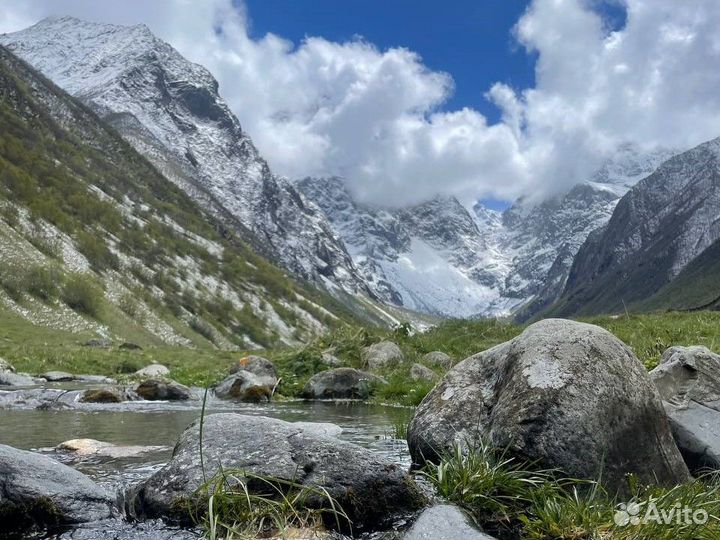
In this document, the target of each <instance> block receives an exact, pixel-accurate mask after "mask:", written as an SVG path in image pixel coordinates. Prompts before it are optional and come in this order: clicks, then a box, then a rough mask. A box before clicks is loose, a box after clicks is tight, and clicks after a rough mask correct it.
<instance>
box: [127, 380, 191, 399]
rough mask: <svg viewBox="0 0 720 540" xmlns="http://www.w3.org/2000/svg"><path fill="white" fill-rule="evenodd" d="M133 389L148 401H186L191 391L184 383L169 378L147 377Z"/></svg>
mask: <svg viewBox="0 0 720 540" xmlns="http://www.w3.org/2000/svg"><path fill="white" fill-rule="evenodd" d="M133 391H134V392H135V393H136V394H137V395H138V396H140V397H141V398H142V399H146V400H148V401H186V400H188V399H191V398H192V391H191V390H190V389H189V388H188V387H187V386H185V385H182V384H180V383H178V382H175V381H171V380H170V379H147V380H145V381H142V382H141V383H139V384H137V385H135V388H134V389H133Z"/></svg>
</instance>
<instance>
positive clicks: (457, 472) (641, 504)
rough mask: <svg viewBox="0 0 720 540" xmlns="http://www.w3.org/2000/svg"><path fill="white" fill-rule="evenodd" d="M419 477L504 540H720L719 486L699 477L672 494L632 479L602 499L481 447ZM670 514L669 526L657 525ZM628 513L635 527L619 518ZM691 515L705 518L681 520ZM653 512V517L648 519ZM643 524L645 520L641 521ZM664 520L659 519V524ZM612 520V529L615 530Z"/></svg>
mask: <svg viewBox="0 0 720 540" xmlns="http://www.w3.org/2000/svg"><path fill="white" fill-rule="evenodd" d="M422 474H423V475H424V476H425V477H426V478H428V479H429V481H430V482H431V483H432V484H433V485H434V486H435V488H436V489H437V491H438V494H439V495H441V496H442V497H444V498H445V499H447V500H449V501H452V502H454V503H456V504H458V505H460V506H462V507H464V508H465V509H466V510H467V511H468V512H469V514H470V515H471V516H472V517H473V519H474V520H475V521H476V522H477V523H478V524H480V525H481V526H482V527H483V529H485V530H486V531H489V532H491V533H492V534H494V535H495V536H497V537H498V538H500V539H501V540H504V539H515V538H526V539H535V540H686V539H687V540H705V539H707V540H711V539H716V538H720V478H719V477H718V476H717V474H712V475H706V476H701V477H699V478H697V479H694V480H692V481H690V482H687V483H685V484H681V485H678V486H674V487H667V488H666V487H659V486H642V485H639V483H638V482H637V480H636V479H634V478H632V477H629V478H628V485H627V494H625V495H623V496H615V495H611V494H609V493H607V492H606V491H605V490H604V489H603V488H602V486H601V485H600V483H599V482H593V481H587V480H576V479H571V478H563V477H562V476H559V475H558V474H557V472H556V471H543V470H537V467H533V464H531V463H523V462H520V461H517V460H515V459H513V458H508V457H506V456H505V454H504V453H503V452H502V451H498V450H497V449H493V448H491V447H490V446H488V445H485V444H483V443H482V442H481V443H479V444H477V445H474V446H472V447H470V448H469V449H467V448H466V449H462V450H461V449H460V448H459V447H457V448H455V450H454V451H453V452H451V453H450V454H449V455H447V456H445V457H444V459H442V460H441V462H440V463H439V464H428V465H427V466H426V468H425V469H424V470H423V472H422ZM621 504H622V505H624V506H620V505H621ZM651 504H652V505H654V508H656V509H657V513H658V514H660V513H661V512H665V515H670V514H669V512H671V511H674V512H675V513H674V514H672V517H671V518H670V520H669V522H668V523H666V522H664V521H657V520H655V519H654V516H655V514H654V513H653V512H654V510H652V509H651V508H650V505H651ZM628 507H629V508H631V509H632V510H633V512H632V513H633V515H636V516H639V517H640V519H638V520H636V521H637V522H632V521H629V518H630V514H628V515H627V518H628V520H627V522H626V521H624V520H623V519H622V517H623V514H622V513H620V514H616V512H618V511H620V510H623V509H626V508H628ZM685 508H688V509H692V511H704V512H706V513H707V516H706V517H707V520H706V522H705V523H701V521H704V519H703V517H704V515H703V516H700V517H701V519H699V520H698V521H697V522H695V521H693V520H692V519H687V520H686V519H683V518H682V516H680V517H679V518H678V517H677V516H678V513H679V512H681V511H682V510H683V509H685ZM648 512H650V514H648ZM646 516H648V519H645V517H646ZM660 517H661V519H662V516H660ZM616 520H617V522H616Z"/></svg>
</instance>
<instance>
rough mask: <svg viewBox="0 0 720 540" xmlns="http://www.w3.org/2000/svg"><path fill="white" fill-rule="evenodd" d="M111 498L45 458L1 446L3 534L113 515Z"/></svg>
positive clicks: (67, 468)
mask: <svg viewBox="0 0 720 540" xmlns="http://www.w3.org/2000/svg"><path fill="white" fill-rule="evenodd" d="M116 513H117V512H116V510H115V498H114V497H113V496H112V495H110V494H109V493H107V492H106V491H105V490H104V489H102V488H100V487H99V486H98V485H96V484H95V483H94V482H93V481H92V480H90V479H89V478H88V477H87V476H85V475H84V474H82V473H80V472H78V471H76V470H75V469H72V468H70V467H68V466H67V465H63V464H61V463H59V462H57V461H55V460H53V459H50V458H49V457H46V456H42V455H39V454H35V453H33V452H26V451H24V450H18V449H17V448H13V447H11V446H5V445H0V516H2V526H1V527H2V532H3V533H10V532H12V531H24V530H29V529H34V528H38V527H39V528H43V527H56V526H59V525H72V524H78V523H86V522H90V521H97V520H100V519H107V518H110V517H112V516H114V515H116Z"/></svg>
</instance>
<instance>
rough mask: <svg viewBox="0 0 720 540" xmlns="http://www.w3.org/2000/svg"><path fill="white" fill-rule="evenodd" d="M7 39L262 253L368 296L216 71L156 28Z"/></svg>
mask: <svg viewBox="0 0 720 540" xmlns="http://www.w3.org/2000/svg"><path fill="white" fill-rule="evenodd" d="M0 43H2V44H4V45H6V46H7V47H8V48H9V49H10V50H12V51H13V52H14V53H15V54H17V55H18V56H20V57H21V58H23V59H24V60H26V61H27V62H29V63H30V64H31V65H33V66H34V67H35V68H36V69H38V70H39V71H40V72H42V73H43V74H44V75H45V76H47V77H48V78H50V79H51V80H52V81H53V82H55V83H56V84H57V85H58V86H60V87H61V88H63V89H65V90H66V91H68V92H69V93H70V94H72V95H73V96H75V97H77V98H78V99H80V100H81V101H82V102H83V103H85V104H87V105H88V106H89V107H90V108H91V109H93V110H94V111H95V112H96V113H97V114H99V115H100V116H101V117H102V118H103V119H105V120H106V121H108V122H109V123H110V124H111V125H113V127H115V128H116V129H117V130H118V131H119V132H120V133H121V134H122V135H123V137H124V138H125V139H126V140H128V141H129V142H130V143H131V144H132V145H133V146H134V147H135V148H136V150H138V151H139V152H140V153H141V154H143V155H144V156H145V157H147V158H148V159H149V160H150V161H151V162H152V163H153V164H154V165H155V166H156V167H158V169H159V170H160V171H162V172H163V174H164V175H165V176H166V177H168V178H169V179H170V180H172V181H173V182H174V183H175V184H177V185H178V186H180V187H181V188H182V189H183V190H185V191H186V192H187V193H188V194H190V195H191V196H192V197H193V198H194V199H195V200H197V201H199V202H200V203H201V204H202V205H203V206H204V207H205V208H206V209H208V210H209V211H211V212H212V213H213V214H214V215H216V216H217V217H222V218H223V219H224V220H225V221H226V222H227V223H228V224H229V225H230V226H232V227H233V228H234V229H236V230H237V231H238V232H240V233H242V234H243V235H244V237H245V239H246V241H248V242H249V243H251V244H252V245H253V246H254V247H255V248H256V249H257V250H259V251H260V252H261V253H263V254H264V255H266V256H268V257H270V258H271V259H272V260H274V261H275V262H277V263H278V264H279V265H281V266H283V267H285V268H287V269H288V270H290V271H291V272H292V273H293V274H295V275H296V276H298V277H300V278H302V279H305V280H308V281H311V282H313V283H315V284H316V285H320V286H323V287H326V288H329V289H331V290H332V289H334V288H342V289H344V290H346V291H348V292H351V293H363V294H364V293H367V292H368V291H367V288H366V287H365V285H364V283H363V281H362V279H361V278H360V277H359V275H358V273H357V271H356V269H355V267H354V265H353V263H352V260H351V259H350V257H349V255H348V254H347V252H346V251H345V249H344V246H343V245H342V243H341V242H340V241H339V240H338V239H337V237H336V236H335V235H334V233H333V231H332V229H331V228H330V227H329V225H328V223H327V221H326V220H325V218H324V216H323V214H322V213H321V212H319V211H318V209H317V208H316V207H315V206H314V205H312V204H310V203H308V202H307V201H305V200H304V199H303V197H302V196H301V195H300V194H299V193H298V192H297V191H296V190H295V188H294V187H293V186H292V184H290V183H289V182H287V181H286V180H284V179H282V178H279V177H277V176H276V175H274V174H273V173H272V171H271V170H270V169H269V167H268V165H267V163H266V162H265V160H263V159H262V157H261V156H260V155H259V153H258V151H257V149H256V148H255V146H254V145H253V143H252V141H251V139H250V138H249V136H248V135H247V133H245V132H244V131H243V130H242V128H241V126H240V123H239V121H238V119H237V118H236V117H235V115H234V114H233V113H232V112H231V111H230V109H229V107H228V106H227V104H226V103H225V102H224V101H223V99H222V97H221V96H220V95H219V93H218V83H217V81H216V80H215V79H214V78H213V76H212V75H211V74H210V72H208V71H207V70H206V69H205V68H204V67H202V66H200V65H197V64H194V63H192V62H189V61H187V60H186V59H185V58H183V57H182V56H181V55H180V54H179V53H178V52H177V51H176V50H175V49H173V48H172V47H171V46H170V45H168V44H167V43H165V42H163V41H162V40H160V39H158V38H157V37H155V36H154V35H153V34H152V33H151V32H150V30H149V29H148V28H147V27H146V26H144V25H138V26H119V25H111V24H101V23H92V22H87V21H82V20H79V19H76V18H73V17H54V18H48V19H44V20H42V21H40V22H39V23H37V24H36V25H34V26H31V27H30V28H27V29H25V30H22V31H20V32H16V33H13V34H6V35H2V36H0Z"/></svg>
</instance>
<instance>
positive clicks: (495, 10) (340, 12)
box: [245, 0, 535, 123]
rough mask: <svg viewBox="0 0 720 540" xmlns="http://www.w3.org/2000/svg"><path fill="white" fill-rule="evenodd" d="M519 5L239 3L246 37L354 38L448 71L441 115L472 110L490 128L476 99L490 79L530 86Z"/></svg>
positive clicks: (492, 115)
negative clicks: (516, 31) (518, 28)
mask: <svg viewBox="0 0 720 540" xmlns="http://www.w3.org/2000/svg"><path fill="white" fill-rule="evenodd" d="M528 3H529V2H528V1H526V0H474V1H473V0H449V1H445V2H441V3H438V2H434V1H433V2H431V1H428V0H419V1H418V0H415V1H413V0H384V1H383V0H343V1H338V0H311V1H306V2H298V1H297V0H246V1H245V4H246V5H247V8H248V12H249V15H250V22H251V26H250V33H251V35H252V36H253V37H254V38H260V37H262V36H264V35H265V34H266V33H268V32H272V33H274V34H278V35H280V36H283V37H285V38H287V39H290V40H291V41H293V42H294V43H295V44H298V43H300V42H301V41H302V40H303V38H304V37H305V36H320V37H324V38H326V39H328V40H331V41H339V42H342V41H347V40H350V39H352V38H353V36H357V35H360V36H362V37H363V38H364V39H365V40H367V41H369V42H370V43H373V44H374V45H376V46H377V47H378V48H380V49H387V48H390V47H398V46H401V47H406V48H408V49H410V50H413V51H415V52H417V53H418V54H420V55H421V56H422V59H423V63H424V64H425V65H426V66H427V67H429V68H430V69H432V70H435V71H445V72H448V73H449V74H450V75H451V76H452V77H453V79H454V81H455V93H454V94H453V96H452V97H451V98H450V99H449V100H448V101H447V102H445V103H444V104H443V109H445V110H455V109H459V108H462V107H472V108H474V109H476V110H478V111H479V112H481V113H483V114H484V115H485V116H486V117H487V118H488V120H489V122H490V123H494V122H496V121H497V120H498V119H499V114H500V113H499V111H498V109H497V108H496V107H495V106H494V105H492V104H491V103H489V102H488V101H487V100H486V99H485V98H484V93H485V92H486V91H487V90H488V89H489V88H490V87H491V86H492V84H493V83H495V82H498V81H499V82H504V83H506V84H508V85H510V86H512V87H514V88H530V87H532V86H534V65H535V57H534V55H529V54H527V53H526V51H525V50H524V49H523V48H522V47H519V46H518V45H517V44H516V43H515V41H514V40H513V39H512V35H511V32H512V28H513V26H514V25H515V23H516V22H517V21H518V19H519V18H520V16H521V15H522V14H523V12H524V11H525V9H526V8H527V5H528Z"/></svg>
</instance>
